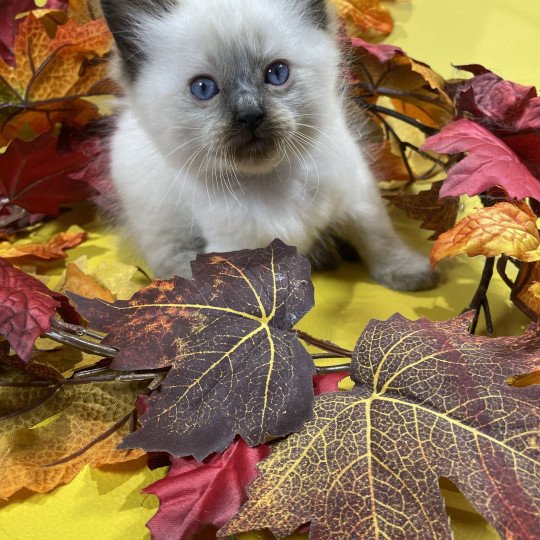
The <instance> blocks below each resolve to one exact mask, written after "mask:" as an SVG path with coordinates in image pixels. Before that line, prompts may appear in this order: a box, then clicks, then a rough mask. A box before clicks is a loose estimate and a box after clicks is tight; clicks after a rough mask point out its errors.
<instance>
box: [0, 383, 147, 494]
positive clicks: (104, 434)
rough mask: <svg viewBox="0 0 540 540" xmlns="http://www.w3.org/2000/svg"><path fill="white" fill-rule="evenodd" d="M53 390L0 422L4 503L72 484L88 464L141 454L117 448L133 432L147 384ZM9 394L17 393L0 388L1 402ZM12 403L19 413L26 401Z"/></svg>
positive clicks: (0, 478) (0, 482) (0, 491)
mask: <svg viewBox="0 0 540 540" xmlns="http://www.w3.org/2000/svg"><path fill="white" fill-rule="evenodd" d="M15 390H16V389H15ZM54 390H55V387H52V388H51V389H46V390H43V389H40V392H41V394H42V395H41V396H40V397H39V398H38V400H43V398H44V397H45V398H46V397H47V395H44V394H43V393H44V392H50V393H52V395H50V396H49V397H48V399H46V400H45V401H44V403H42V404H41V405H39V406H38V407H36V408H33V409H31V410H29V411H28V412H26V413H22V414H17V415H16V416H14V417H13V418H7V419H4V420H3V421H2V422H0V461H1V463H2V467H0V499H5V498H7V497H9V496H11V495H12V494H13V493H16V492H17V491H19V490H20V489H22V488H26V489H29V490H31V491H36V492H38V493H43V492H46V491H49V490H50V489H52V488H54V487H56V486H58V485H60V484H64V483H66V482H69V481H71V480H72V479H73V478H74V477H75V476H76V475H77V473H78V472H79V471H80V470H81V469H82V468H83V467H84V466H85V465H90V466H92V467H99V466H101V465H106V464H112V463H123V462H125V461H130V460H133V459H136V458H138V457H140V456H141V455H142V454H143V452H140V451H133V450H130V451H123V450H122V451H117V450H116V447H117V445H118V443H119V442H120V441H121V440H122V438H123V437H124V436H125V435H126V434H127V433H129V431H130V424H131V422H130V416H131V414H130V413H131V411H132V410H133V409H134V403H135V400H136V398H137V396H138V394H139V393H141V392H142V391H143V390H144V385H143V384H141V383H126V382H114V383H102V384H96V383H93V384H83V385H64V386H63V387H62V389H61V390H57V391H54ZM9 392H13V389H6V388H0V403H1V402H2V397H5V394H6V393H9ZM17 397H18V398H20V397H21V396H20V393H19V395H18V396H17ZM26 398H27V399H28V396H26ZM17 401H18V402H17ZM14 405H15V410H16V411H17V410H21V409H23V408H24V406H28V402H27V401H20V400H15V403H14ZM48 419H51V421H49V422H44V421H45V420H48Z"/></svg>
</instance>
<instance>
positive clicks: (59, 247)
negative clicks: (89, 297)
mask: <svg viewBox="0 0 540 540" xmlns="http://www.w3.org/2000/svg"><path fill="white" fill-rule="evenodd" d="M86 236H87V234H86V232H84V231H69V230H68V231H67V232H64V233H57V234H55V235H54V236H53V237H52V238H51V239H50V240H49V241H47V242H45V243H35V242H26V241H24V240H23V241H20V242H18V243H15V244H11V243H9V242H0V257H2V258H4V259H17V261H19V262H20V261H21V260H22V259H27V258H34V257H37V258H38V259H46V260H52V259H65V258H66V257H67V254H66V252H65V250H66V249H69V248H72V247H75V246H78V245H79V244H80V243H81V242H82V241H83V240H84V239H85V238H86Z"/></svg>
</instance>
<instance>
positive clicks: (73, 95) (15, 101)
mask: <svg viewBox="0 0 540 540" xmlns="http://www.w3.org/2000/svg"><path fill="white" fill-rule="evenodd" d="M111 45H112V37H111V35H110V33H109V31H108V29H107V26H106V24H105V22H104V21H103V20H97V21H90V22H87V23H86V24H83V25H78V24H77V23H76V22H75V21H73V20H69V21H68V22H67V23H66V24H65V25H63V26H58V27H57V28H56V33H55V35H54V37H49V35H48V33H47V29H46V27H45V24H44V23H43V21H42V20H40V19H38V18H37V17H35V16H34V14H32V13H29V15H28V17H27V18H26V19H25V20H24V21H23V22H22V23H21V24H20V26H19V33H18V35H17V37H16V39H15V45H14V51H15V67H11V66H9V65H8V64H6V63H5V62H4V61H3V60H2V59H0V146H5V145H6V144H7V143H8V142H9V141H10V140H11V139H13V138H15V137H17V136H19V135H20V133H21V130H22V129H23V128H24V127H25V126H28V127H29V128H30V129H31V131H32V132H33V133H34V134H36V135H37V134H41V133H44V132H47V131H51V130H52V129H53V127H54V125H55V123H57V122H65V123H66V124H68V125H70V126H75V127H81V126H84V125H85V124H86V123H87V122H89V121H90V120H93V119H95V118H97V117H99V116H100V114H99V110H98V107H97V106H96V105H95V104H93V103H90V102H89V101H87V100H85V99H84V98H87V97H90V96H94V95H101V94H103V93H106V92H107V91H108V90H110V86H107V84H106V83H105V82H104V79H105V77H106V69H107V66H106V62H105V61H104V60H103V57H104V56H105V55H106V54H107V53H108V52H109V51H110V49H111Z"/></svg>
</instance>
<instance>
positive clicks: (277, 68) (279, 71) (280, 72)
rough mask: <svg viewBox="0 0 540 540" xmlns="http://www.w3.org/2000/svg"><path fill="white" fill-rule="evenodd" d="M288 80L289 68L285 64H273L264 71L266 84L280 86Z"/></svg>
mask: <svg viewBox="0 0 540 540" xmlns="http://www.w3.org/2000/svg"><path fill="white" fill-rule="evenodd" d="M288 79H289V66H288V65H287V64H285V62H274V63H273V64H270V65H269V66H268V68H267V69H266V76H265V79H264V81H265V82H266V84H271V85H273V86H281V85H282V84H285V83H286V82H287V81H288Z"/></svg>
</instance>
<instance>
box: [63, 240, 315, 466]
mask: <svg viewBox="0 0 540 540" xmlns="http://www.w3.org/2000/svg"><path fill="white" fill-rule="evenodd" d="M192 270H193V276H194V278H193V280H187V279H184V278H181V277H174V278H172V279H170V280H167V281H154V282H153V283H152V284H151V285H150V286H149V287H147V288H146V289H143V290H142V291H140V292H138V293H136V294H135V295H134V296H133V298H132V299H131V300H129V301H117V302H115V303H114V304H107V303H105V302H103V301H100V300H88V299H84V298H81V297H77V296H76V295H71V294H70V295H69V297H70V298H71V299H72V300H73V301H74V302H75V304H76V305H77V308H78V310H80V313H81V315H83V317H85V319H86V320H88V321H89V323H90V325H91V326H92V327H93V328H96V329H97V330H101V331H103V332H105V333H107V334H108V335H107V337H106V338H105V340H104V343H105V344H107V345H112V346H113V347H116V348H117V349H118V350H119V353H118V355H117V356H116V358H115V360H114V362H113V364H112V368H113V369H117V370H128V371H133V370H144V369H155V368H164V367H166V366H171V368H172V369H171V370H170V372H169V374H168V375H167V377H166V379H165V380H164V382H163V384H162V387H161V391H160V392H159V393H157V394H154V395H152V396H151V398H150V400H149V409H148V412H147V413H146V414H144V415H143V416H142V418H141V421H142V428H141V429H140V430H139V431H137V432H135V433H133V434H132V435H129V436H128V437H127V438H126V439H125V441H124V442H123V443H122V445H121V446H122V447H123V448H134V447H136V448H144V449H145V450H148V451H165V452H168V453H170V454H172V455H174V456H177V457H182V456H189V455H193V456H194V457H195V458H196V459H198V460H202V459H203V458H205V457H206V456H208V455H209V454H211V453H213V452H221V451H223V450H224V449H225V448H227V446H228V445H229V444H230V443H231V442H232V441H233V439H234V438H235V436H236V435H240V436H241V437H242V438H243V439H244V440H245V441H246V442H247V443H248V444H249V445H251V446H254V445H257V444H260V443H261V442H264V441H265V440H266V439H267V438H268V437H279V436H283V435H286V434H288V433H291V432H292V431H294V430H296V429H299V427H300V426H301V425H302V424H303V423H304V421H305V420H306V419H308V418H310V416H311V410H312V403H313V387H312V384H311V378H312V376H313V374H314V371H315V368H314V365H313V362H312V360H311V357H310V355H309V354H308V353H307V351H306V350H305V349H304V348H303V347H302V345H301V343H300V341H299V340H298V339H297V337H296V335H295V334H293V333H291V332H290V331H289V330H290V329H291V327H292V326H293V325H294V324H296V322H297V321H299V320H300V319H301V318H302V317H303V316H304V315H305V313H307V312H308V311H309V309H310V308H311V307H312V305H313V285H312V284H311V281H310V268H309V263H308V262H307V260H306V259H304V258H303V257H300V256H299V255H298V253H297V251H296V248H292V247H288V246H286V245H285V244H283V243H282V242H281V241H279V240H274V242H272V244H270V246H268V247H267V248H265V249H256V250H242V251H238V252H233V253H226V254H208V255H199V256H198V257H197V260H196V261H194V262H192Z"/></svg>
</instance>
